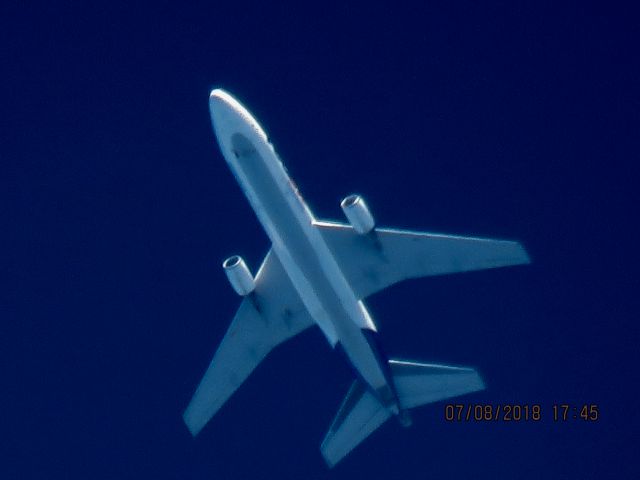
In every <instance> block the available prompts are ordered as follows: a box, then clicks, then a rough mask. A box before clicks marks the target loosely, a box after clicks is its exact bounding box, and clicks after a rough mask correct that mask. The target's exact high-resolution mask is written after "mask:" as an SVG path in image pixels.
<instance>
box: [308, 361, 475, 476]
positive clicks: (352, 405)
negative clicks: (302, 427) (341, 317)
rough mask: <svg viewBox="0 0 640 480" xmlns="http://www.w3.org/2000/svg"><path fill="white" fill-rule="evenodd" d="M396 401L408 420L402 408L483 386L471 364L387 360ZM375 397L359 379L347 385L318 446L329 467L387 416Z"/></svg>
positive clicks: (442, 398) (402, 415) (468, 391)
mask: <svg viewBox="0 0 640 480" xmlns="http://www.w3.org/2000/svg"><path fill="white" fill-rule="evenodd" d="M389 367H390V368H391V372H392V375H393V382H394V384H395V387H396V392H397V394H398V399H399V401H400V407H401V411H400V420H401V423H402V421H403V420H404V419H407V420H408V416H406V412H403V410H404V409H409V408H413V407H417V406H419V405H424V404H427V403H432V402H437V401H439V400H444V399H445V398H450V397H456V396H458V395H463V394H465V393H471V392H475V391H477V390H482V389H483V388H484V383H483V382H482V379H481V378H480V376H479V375H478V372H476V371H475V370H474V369H472V368H461V367H448V366H445V365H432V364H426V363H416V362H406V361H399V360H391V361H389ZM391 415H392V414H391V412H390V411H389V410H388V409H387V408H385V407H384V406H383V405H382V404H381V403H380V401H379V400H378V398H377V397H376V396H375V395H374V394H373V393H372V392H371V390H370V389H369V388H367V387H366V386H365V385H364V384H363V383H362V382H361V381H360V380H356V381H355V382H353V385H351V388H350V389H349V392H348V393H347V396H346V397H345V399H344V401H343V402H342V405H341V407H340V410H338V414H337V415H336V417H335V419H334V420H333V423H332V424H331V427H330V428H329V431H328V432H327V435H326V436H325V438H324V441H323V442H322V445H321V446H320V451H321V452H322V455H323V456H324V459H325V461H326V462H327V464H328V465H329V467H333V466H334V465H335V464H336V463H338V462H339V461H340V460H342V458H344V456H345V455H347V454H348V453H349V452H350V451H351V450H353V449H354V448H355V447H356V446H357V445H358V444H359V443H360V442H362V441H363V440H364V439H365V438H367V437H368V436H369V435H370V434H371V433H373V432H374V431H375V430H376V429H377V428H378V427H379V426H380V425H382V424H383V423H384V422H385V421H386V420H387V419H388V418H389V417H390V416H391Z"/></svg>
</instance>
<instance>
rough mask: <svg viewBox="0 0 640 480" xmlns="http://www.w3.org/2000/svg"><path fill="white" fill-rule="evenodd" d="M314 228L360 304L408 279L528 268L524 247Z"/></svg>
mask: <svg viewBox="0 0 640 480" xmlns="http://www.w3.org/2000/svg"><path fill="white" fill-rule="evenodd" d="M315 225H316V226H317V227H318V228H319V229H320V232H321V233H322V236H323V237H324V239H325V241H326V242H327V244H328V245H329V248H330V249H331V250H332V252H333V254H334V256H335V258H336V260H337V262H338V264H339V265H340V267H341V268H342V272H343V273H344V275H345V277H346V278H347V280H348V281H349V282H350V284H351V286H352V288H353V290H354V292H355V293H356V296H357V297H358V298H361V299H362V298H365V297H368V296H369V295H372V294H374V293H376V292H379V291H380V290H384V289H385V288H387V287H389V286H391V285H393V284H394V283H397V282H400V281H402V280H406V279H409V278H418V277H425V276H430V275H444V274H448V273H456V272H466V271H471V270H482V269H487V268H498V267H505V266H509V265H521V264H526V263H529V256H528V255H527V252H526V250H525V249H524V247H523V246H522V245H521V244H520V243H518V242H513V241H508V240H492V239H487V238H475V237H460V236H455V235H442V234H434V233H425V232H412V231H408V230H395V229H386V228H376V229H375V230H374V231H373V232H372V234H369V235H359V234H358V233H356V232H355V231H354V230H353V228H352V227H351V226H350V225H345V224H342V223H337V222H326V221H318V222H315Z"/></svg>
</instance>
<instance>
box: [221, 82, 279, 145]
mask: <svg viewBox="0 0 640 480" xmlns="http://www.w3.org/2000/svg"><path fill="white" fill-rule="evenodd" d="M209 111H210V113H211V120H212V121H213V126H214V129H215V130H216V134H218V138H219V139H222V138H223V137H227V136H230V135H231V134H233V133H234V132H246V133H245V134H247V135H256V134H257V135H258V137H259V138H260V139H261V140H262V141H266V140H267V135H266V134H265V133H264V131H263V130H262V128H260V125H259V124H258V122H257V121H256V120H255V119H254V118H253V116H252V115H251V114H250V113H249V112H248V111H247V110H246V109H245V108H244V107H243V106H242V105H241V104H240V102H238V101H237V100H236V99H235V98H233V97H232V96H231V95H230V94H229V93H227V92H226V91H224V90H223V89H221V88H216V89H214V90H212V91H211V93H210V94H209Z"/></svg>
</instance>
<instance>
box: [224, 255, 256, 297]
mask: <svg viewBox="0 0 640 480" xmlns="http://www.w3.org/2000/svg"><path fill="white" fill-rule="evenodd" d="M222 268H224V273H226V274H227V278H228V279H229V283H230V284H231V286H232V287H233V289H234V290H235V291H236V293H237V294H238V295H241V296H243V297H244V296H245V295H249V294H250V293H251V292H253V290H254V289H255V288H256V282H255V280H254V278H253V275H251V272H250V271H249V268H248V267H247V264H246V263H244V260H243V259H242V257H240V256H239V255H234V256H233V257H229V258H227V259H226V260H225V261H224V262H222Z"/></svg>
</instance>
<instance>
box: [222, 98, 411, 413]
mask: <svg viewBox="0 0 640 480" xmlns="http://www.w3.org/2000/svg"><path fill="white" fill-rule="evenodd" d="M210 106H211V112H212V118H213V124H214V130H215V132H216V136H217V138H218V142H219V144H220V148H221V150H222V152H223V155H224V157H225V159H226V161H227V163H228V164H229V167H230V168H231V170H232V171H233V173H234V175H235V177H236V179H237V180H238V183H239V184H240V186H241V188H242V190H243V191H244V193H245V195H246V197H247V199H248V200H249V203H250V204H251V206H252V208H253V210H254V211H255V213H256V215H257V217H258V220H259V221H260V223H261V224H262V226H263V228H264V230H265V232H266V234H267V236H268V237H269V239H270V240H271V242H272V244H273V246H272V248H273V251H274V253H275V254H276V255H277V257H278V259H279V260H280V263H281V264H282V266H283V268H284V269H285V271H286V273H287V275H288V276H289V278H290V280H291V283H292V284H293V286H294V288H295V289H296V291H297V293H298V295H299V296H300V299H301V300H302V302H303V303H304V305H305V307H306V308H307V310H308V311H309V314H310V315H311V317H312V318H313V319H314V321H315V322H316V323H317V325H318V326H319V327H320V329H321V330H322V332H323V333H324V335H325V336H326V338H327V340H328V341H329V343H330V344H331V345H332V346H333V347H337V346H339V347H340V348H341V349H342V350H343V351H344V353H345V354H346V357H347V358H348V360H349V362H350V363H351V364H352V366H353V368H354V369H355V371H356V372H357V374H358V376H359V377H360V378H361V379H362V380H363V381H364V382H365V383H366V384H367V385H368V386H369V388H370V389H371V391H372V392H373V393H374V394H375V395H376V397H377V398H378V399H379V400H380V402H381V403H382V405H384V406H385V407H386V408H388V409H389V410H390V411H391V412H392V413H394V414H399V413H400V408H399V402H398V397H397V394H396V392H395V389H394V386H393V382H392V381H391V379H390V375H389V371H388V366H387V363H386V361H384V360H383V357H382V356H381V354H380V352H379V350H378V348H377V346H376V344H375V342H374V341H372V336H373V334H375V331H376V327H375V324H374V322H373V320H372V319H371V317H370V315H369V313H368V311H367V309H366V307H365V306H364V304H363V302H362V301H361V300H360V299H358V298H357V297H356V295H355V294H354V292H353V290H352V288H351V287H350V285H349V283H348V282H347V280H346V279H345V276H344V274H343V273H342V271H341V269H340V266H339V264H338V263H337V262H336V260H335V258H334V256H333V254H332V252H331V250H330V249H329V247H328V246H327V244H326V242H325V241H324V239H323V237H322V234H321V233H320V231H319V229H318V228H316V227H315V226H314V222H315V218H314V216H313V214H312V213H311V210H310V209H309V208H308V206H307V205H306V204H305V202H304V200H303V199H302V197H301V196H300V194H299V192H298V189H297V188H296V186H295V184H294V183H293V182H292V180H291V179H290V178H289V175H288V174H287V172H286V170H285V168H284V166H283V164H282V162H281V161H280V159H279V158H278V156H277V154H276V153H275V151H274V149H273V146H272V145H271V144H270V143H269V141H268V139H267V136H266V134H265V133H264V131H263V130H262V129H261V128H260V126H259V125H258V123H257V122H256V121H255V119H254V118H253V117H252V116H251V115H250V114H249V113H248V112H247V111H246V110H245V109H244V108H243V107H242V106H241V105H240V104H239V103H238V102H237V101H235V99H233V98H232V97H231V96H229V95H227V94H226V93H225V92H222V91H219V90H214V91H213V92H212V94H211V97H210Z"/></svg>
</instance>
